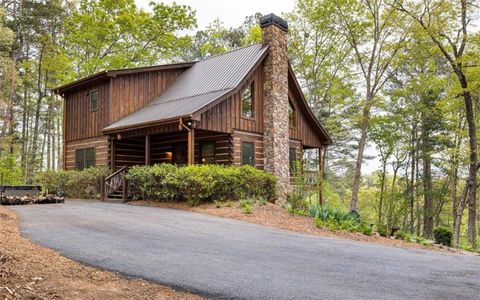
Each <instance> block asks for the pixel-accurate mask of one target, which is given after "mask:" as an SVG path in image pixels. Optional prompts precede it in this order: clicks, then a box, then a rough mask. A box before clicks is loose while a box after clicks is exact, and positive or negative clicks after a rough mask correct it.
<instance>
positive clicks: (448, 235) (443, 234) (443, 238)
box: [433, 226, 453, 247]
mask: <svg viewBox="0 0 480 300" xmlns="http://www.w3.org/2000/svg"><path fill="white" fill-rule="evenodd" d="M433 236H434V237H435V242H436V243H437V244H442V245H445V246H449V247H450V246H452V238H453V232H452V230H451V229H450V228H448V227H445V226H438V227H435V229H433Z"/></svg>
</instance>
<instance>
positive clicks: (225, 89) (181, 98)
mask: <svg viewBox="0 0 480 300" xmlns="http://www.w3.org/2000/svg"><path fill="white" fill-rule="evenodd" d="M234 88H235V87H228V88H224V89H221V90H216V91H210V92H205V93H200V94H195V95H190V96H183V97H180V98H175V99H171V100H168V101H165V102H158V103H153V102H154V101H155V99H153V101H152V102H150V103H149V104H148V105H146V106H144V107H149V106H155V105H160V104H165V103H170V102H175V101H179V100H183V99H187V98H192V97H198V96H203V95H208V94H213V93H218V92H223V91H229V90H232V89H234Z"/></svg>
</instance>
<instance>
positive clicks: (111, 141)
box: [110, 136, 115, 172]
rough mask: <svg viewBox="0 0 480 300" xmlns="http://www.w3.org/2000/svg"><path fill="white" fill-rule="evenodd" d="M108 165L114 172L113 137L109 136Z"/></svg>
mask: <svg viewBox="0 0 480 300" xmlns="http://www.w3.org/2000/svg"><path fill="white" fill-rule="evenodd" d="M110 167H111V168H112V171H113V172H115V139H114V137H113V136H112V137H110Z"/></svg>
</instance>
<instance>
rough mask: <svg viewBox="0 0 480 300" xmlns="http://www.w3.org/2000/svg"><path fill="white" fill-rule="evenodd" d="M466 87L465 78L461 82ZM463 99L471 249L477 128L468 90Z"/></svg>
mask: <svg viewBox="0 0 480 300" xmlns="http://www.w3.org/2000/svg"><path fill="white" fill-rule="evenodd" d="M462 87H463V88H464V89H466V88H467V82H466V80H465V81H464V83H462ZM463 98H464V100H465V113H466V115H467V124H468V137H469V145H470V164H469V167H468V183H467V184H468V186H469V193H468V240H469V242H470V245H471V246H472V247H473V249H476V248H477V228H476V221H477V159H478V157H477V156H478V154H477V129H476V124H475V113H474V111H473V103H472V102H473V101H472V95H471V93H470V92H469V91H464V92H463Z"/></svg>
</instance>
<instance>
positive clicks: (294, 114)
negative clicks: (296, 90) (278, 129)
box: [288, 98, 297, 128]
mask: <svg viewBox="0 0 480 300" xmlns="http://www.w3.org/2000/svg"><path fill="white" fill-rule="evenodd" d="M288 106H289V107H288V108H289V109H290V108H291V109H292V114H293V121H292V124H290V114H288V128H297V108H296V107H295V105H293V101H292V100H291V99H290V98H288Z"/></svg>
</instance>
